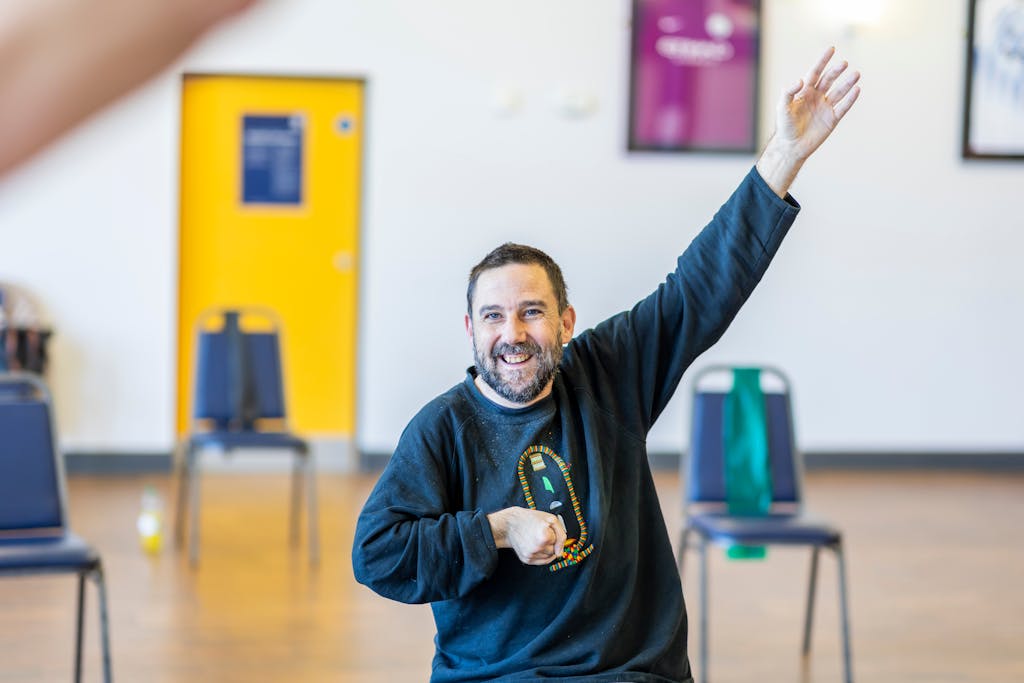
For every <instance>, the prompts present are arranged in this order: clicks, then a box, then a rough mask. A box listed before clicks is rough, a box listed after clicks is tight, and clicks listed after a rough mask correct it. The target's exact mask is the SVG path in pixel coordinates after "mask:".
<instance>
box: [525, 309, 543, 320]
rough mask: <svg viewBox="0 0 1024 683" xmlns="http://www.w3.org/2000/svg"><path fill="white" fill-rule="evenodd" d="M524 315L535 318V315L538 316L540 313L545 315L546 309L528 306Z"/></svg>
mask: <svg viewBox="0 0 1024 683" xmlns="http://www.w3.org/2000/svg"><path fill="white" fill-rule="evenodd" d="M524 315H525V316H526V317H527V318H533V317H536V316H538V315H544V311H542V310H540V309H539V308H528V309H526V311H525V312H524Z"/></svg>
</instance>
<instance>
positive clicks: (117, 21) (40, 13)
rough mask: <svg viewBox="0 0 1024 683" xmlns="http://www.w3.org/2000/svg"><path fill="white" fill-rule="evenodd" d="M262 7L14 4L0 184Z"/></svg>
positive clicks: (3, 21) (16, 0) (241, 3)
mask: <svg viewBox="0 0 1024 683" xmlns="http://www.w3.org/2000/svg"><path fill="white" fill-rule="evenodd" d="M254 1H255V0H5V2H4V8H3V14H2V16H0V131H3V135H0V176H2V175H3V174H4V173H5V172H6V171H8V170H9V169H11V168H12V167H13V166H15V165H17V164H18V163H19V162H21V161H24V160H25V159H27V158H28V157H29V156H31V155H32V154H33V153H35V152H36V151H38V150H39V149H41V148H42V147H43V146H45V145H46V144H47V143H49V142H51V141H52V140H54V139H55V138H56V137H58V136H59V135H60V134H61V133H64V132H65V131H66V130H68V129H69V128H71V127H72V126H73V125H74V124H76V123H78V122H79V121H81V120H82V119H84V118H85V117H87V116H89V115H90V114H92V113H93V112H95V111H97V110H98V109H100V108H101V107H102V106H104V105H105V104H107V103H108V102H110V101H111V100H113V99H114V98H115V97H117V96H118V95H121V94H122V93H125V92H127V91H128V90H130V89H132V88H134V87H135V86H137V85H139V84H140V83H142V82H143V81H144V80H146V79H147V78H149V77H150V76H152V75H153V74H155V73H157V72H158V71H159V70H160V69H162V68H163V67H165V66H166V65H167V64H169V63H170V62H171V61H172V60H173V59H174V58H176V57H177V56H178V55H180V54H181V53H182V52H183V51H184V50H185V49H186V48H187V47H188V46H189V45H191V44H192V43H193V42H194V41H195V40H196V38H198V37H199V36H200V35H202V34H203V33H204V32H205V31H206V30H207V29H208V28H210V27H211V26H213V25H214V24H216V23H217V22H219V21H220V20H222V19H224V18H226V17H228V16H231V15H233V14H235V13H237V12H239V11H240V10H242V9H244V8H245V7H247V6H249V5H251V4H253V2H254Z"/></svg>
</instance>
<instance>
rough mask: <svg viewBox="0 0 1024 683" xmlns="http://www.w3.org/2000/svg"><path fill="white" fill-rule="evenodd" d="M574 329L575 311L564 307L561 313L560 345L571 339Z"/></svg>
mask: <svg viewBox="0 0 1024 683" xmlns="http://www.w3.org/2000/svg"><path fill="white" fill-rule="evenodd" d="M575 329H576V309H575V308H573V307H572V306H566V307H565V310H564V311H562V343H563V344H566V343H568V342H569V340H570V339H572V333H573V330H575Z"/></svg>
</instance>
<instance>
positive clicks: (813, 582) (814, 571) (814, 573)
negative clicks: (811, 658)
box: [802, 546, 821, 657]
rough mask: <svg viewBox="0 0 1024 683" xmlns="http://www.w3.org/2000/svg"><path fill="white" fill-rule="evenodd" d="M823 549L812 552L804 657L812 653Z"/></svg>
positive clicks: (816, 548)
mask: <svg viewBox="0 0 1024 683" xmlns="http://www.w3.org/2000/svg"><path fill="white" fill-rule="evenodd" d="M820 550H821V548H820V547H819V546H814V548H813V550H811V577H810V580H809V581H808V582H807V613H806V614H805V615H804V645H803V650H802V652H803V655H804V657H806V656H807V655H808V654H810V652H811V625H812V623H813V621H814V593H815V589H816V587H817V585H818V551H820Z"/></svg>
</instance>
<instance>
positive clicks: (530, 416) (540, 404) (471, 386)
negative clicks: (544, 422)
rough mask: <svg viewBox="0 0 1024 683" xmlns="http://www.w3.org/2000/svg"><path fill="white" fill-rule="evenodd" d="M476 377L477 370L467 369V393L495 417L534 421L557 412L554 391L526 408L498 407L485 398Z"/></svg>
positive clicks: (465, 382)
mask: <svg viewBox="0 0 1024 683" xmlns="http://www.w3.org/2000/svg"><path fill="white" fill-rule="evenodd" d="M476 376H477V374H476V368H475V367H473V366H470V367H469V368H467V369H466V379H465V381H464V382H463V384H464V385H465V387H466V391H467V392H468V393H469V395H470V396H471V397H472V399H473V402H474V403H475V404H476V405H477V406H479V407H480V408H482V409H483V410H485V411H486V412H489V413H492V414H494V415H505V416H508V417H515V418H520V419H522V420H524V421H526V420H534V419H537V418H539V417H550V416H551V415H553V414H554V412H555V392H554V390H552V391H551V393H550V394H548V395H547V396H545V397H544V398H542V399H541V400H539V401H537V402H536V403H534V404H531V405H528V406H526V407H525V408H507V407H505V406H501V405H498V404H497V403H495V402H494V401H492V400H491V399H489V398H487V397H486V396H484V394H483V392H482V391H480V387H478V386H477V385H476V382H475V380H476ZM557 381H558V375H555V382H557Z"/></svg>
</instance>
